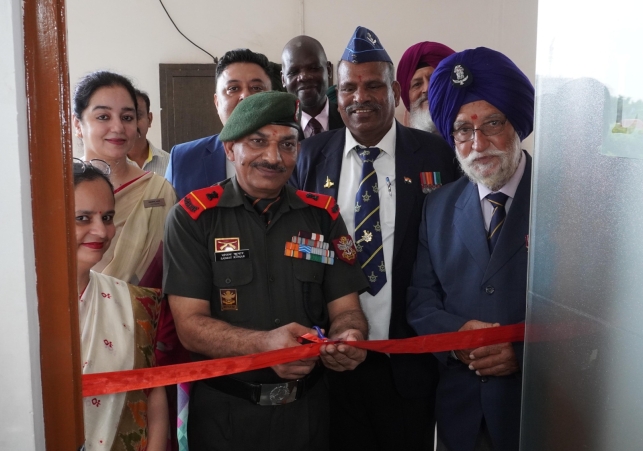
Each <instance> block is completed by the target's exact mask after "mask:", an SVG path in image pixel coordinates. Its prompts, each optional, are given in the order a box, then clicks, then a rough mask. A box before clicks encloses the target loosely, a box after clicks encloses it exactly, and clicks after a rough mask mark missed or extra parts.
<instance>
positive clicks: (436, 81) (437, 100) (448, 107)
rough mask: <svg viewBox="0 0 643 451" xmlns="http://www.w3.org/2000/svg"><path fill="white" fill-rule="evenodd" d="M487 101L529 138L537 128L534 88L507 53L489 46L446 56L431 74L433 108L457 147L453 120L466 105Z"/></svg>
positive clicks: (443, 131) (439, 125)
mask: <svg viewBox="0 0 643 451" xmlns="http://www.w3.org/2000/svg"><path fill="white" fill-rule="evenodd" d="M477 100H485V101H487V102H489V103H490V104H491V105H493V106H494V107H496V108H497V109H498V110H500V111H501V112H502V113H503V114H504V115H505V116H507V119H508V120H509V122H510V123H511V125H512V126H513V128H514V129H515V130H516V132H517V133H518V136H519V137H520V140H521V141H522V140H523V139H525V138H526V137H527V136H529V134H530V133H531V132H532V130H533V128H534V87H533V85H532V84H531V82H530V81H529V79H528V78H527V76H526V75H525V74H524V73H523V72H522V71H521V70H520V69H518V67H517V66H516V65H515V64H514V63H513V62H512V61H511V60H510V59H509V58H507V57H506V56H505V55H503V54H502V53H500V52H497V51H495V50H491V49H488V48H485V47H478V48H476V49H470V50H464V51H462V52H458V53H454V54H453V55H451V56H448V57H447V58H445V59H443V60H442V62H440V64H439V65H438V67H437V68H436V69H435V72H433V75H431V83H430V85H429V111H430V112H431V116H432V117H433V121H434V122H435V126H436V127H437V129H438V131H439V132H440V134H442V136H444V139H446V140H447V141H448V142H449V144H450V145H451V147H453V145H454V143H453V136H451V132H453V123H454V122H455V118H456V116H457V115H458V112H459V111H460V108H461V107H462V105H465V104H467V103H471V102H475V101H477Z"/></svg>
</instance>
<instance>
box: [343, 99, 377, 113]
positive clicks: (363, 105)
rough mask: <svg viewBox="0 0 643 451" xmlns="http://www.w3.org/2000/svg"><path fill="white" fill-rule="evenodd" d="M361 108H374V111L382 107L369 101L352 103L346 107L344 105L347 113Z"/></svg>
mask: <svg viewBox="0 0 643 451" xmlns="http://www.w3.org/2000/svg"><path fill="white" fill-rule="evenodd" d="M362 109H368V110H374V111H379V110H381V109H382V107H381V106H380V105H377V104H375V103H371V102H366V103H354V104H352V105H350V106H348V107H346V112H347V113H348V114H351V113H353V112H355V110H362Z"/></svg>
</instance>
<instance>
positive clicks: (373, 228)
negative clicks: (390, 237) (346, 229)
mask: <svg viewBox="0 0 643 451" xmlns="http://www.w3.org/2000/svg"><path fill="white" fill-rule="evenodd" d="M355 151H356V152H357V155H359V157H360V159H361V160H362V162H363V165H362V178H361V181H360V183H359V187H358V189H357V194H356V195H355V246H356V247H357V259H358V260H359V262H360V264H361V265H362V271H364V274H366V277H367V278H368V281H369V282H370V285H371V287H370V288H369V289H368V290H367V291H368V292H369V293H370V294H372V295H373V296H375V295H376V294H377V293H378V292H379V291H380V290H381V289H382V287H383V286H384V284H385V283H386V266H385V265H384V251H383V249H382V227H381V225H380V197H379V194H378V192H379V187H378V185H377V173H376V172H375V168H374V167H373V162H374V161H375V160H376V159H377V157H378V156H379V155H380V153H381V152H382V151H381V150H380V149H378V148H377V147H367V148H360V147H359V146H358V147H355Z"/></svg>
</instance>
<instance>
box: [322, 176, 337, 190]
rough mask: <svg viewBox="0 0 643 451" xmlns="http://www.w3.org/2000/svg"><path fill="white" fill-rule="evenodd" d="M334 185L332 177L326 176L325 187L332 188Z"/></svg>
mask: <svg viewBox="0 0 643 451" xmlns="http://www.w3.org/2000/svg"><path fill="white" fill-rule="evenodd" d="M333 185H335V184H334V183H333V182H331V181H330V177H328V176H326V183H324V188H330V187H331V186H333Z"/></svg>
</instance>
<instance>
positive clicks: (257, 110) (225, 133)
mask: <svg viewBox="0 0 643 451" xmlns="http://www.w3.org/2000/svg"><path fill="white" fill-rule="evenodd" d="M300 119H301V110H300V109H299V100H298V99H297V97H295V96H294V95H292V94H288V93H287V92H279V91H265V92H259V93H257V94H253V95H251V96H250V97H247V98H245V99H243V100H242V101H241V102H240V103H239V104H238V105H237V107H236V108H235V109H234V111H232V114H231V115H230V117H229V118H228V122H226V124H225V126H224V127H223V130H222V131H221V133H220V134H219V140H221V141H235V140H237V139H240V138H243V137H244V136H248V135H249V134H251V133H254V132H256V131H257V130H259V129H260V128H261V127H263V126H265V125H268V124H274V125H285V126H288V127H294V128H296V129H297V130H298V131H299V139H303V133H302V130H301V125H300V124H299V120H300Z"/></svg>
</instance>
